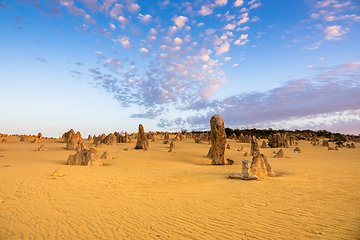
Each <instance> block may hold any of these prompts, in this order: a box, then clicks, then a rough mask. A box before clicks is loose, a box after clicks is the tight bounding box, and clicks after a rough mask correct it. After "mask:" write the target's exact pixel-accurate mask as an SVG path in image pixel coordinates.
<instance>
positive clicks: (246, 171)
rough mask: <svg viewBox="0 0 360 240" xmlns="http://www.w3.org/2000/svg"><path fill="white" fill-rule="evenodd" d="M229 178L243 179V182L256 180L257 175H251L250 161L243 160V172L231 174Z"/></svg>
mask: <svg viewBox="0 0 360 240" xmlns="http://www.w3.org/2000/svg"><path fill="white" fill-rule="evenodd" d="M229 178H235V179H242V180H256V179H258V177H257V176H256V175H252V174H250V162H249V161H248V160H242V172H241V173H237V172H233V173H230V175H229Z"/></svg>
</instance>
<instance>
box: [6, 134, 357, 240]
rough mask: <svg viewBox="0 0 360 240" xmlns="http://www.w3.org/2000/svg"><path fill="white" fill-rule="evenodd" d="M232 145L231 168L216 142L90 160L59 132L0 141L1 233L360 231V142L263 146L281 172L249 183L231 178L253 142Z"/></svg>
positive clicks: (116, 235) (285, 234) (115, 235)
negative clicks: (78, 157) (80, 159)
mask: <svg viewBox="0 0 360 240" xmlns="http://www.w3.org/2000/svg"><path fill="white" fill-rule="evenodd" d="M0 140H1V139H0ZM84 143H85V144H89V143H90V141H87V140H84ZM228 143H230V145H231V149H226V151H225V158H231V159H233V160H234V161H235V164H234V165H231V166H211V165H209V164H210V162H211V160H210V159H207V158H205V157H204V156H206V154H207V153H208V150H209V147H210V145H208V142H205V143H204V144H196V143H194V140H193V139H187V140H184V141H183V142H179V141H177V142H175V144H176V148H174V152H175V153H168V150H169V148H168V146H169V144H167V145H166V144H163V141H162V140H161V139H160V138H158V142H149V145H150V150H149V151H143V150H135V149H134V146H135V141H134V140H133V142H132V143H126V144H125V143H123V144H117V145H115V146H102V147H100V148H97V151H98V154H99V156H100V155H101V154H102V153H103V152H104V151H107V152H108V153H109V154H110V155H111V156H113V159H109V160H107V159H103V162H104V164H105V165H106V166H103V167H87V166H66V165H64V164H65V162H66V160H67V158H68V156H69V155H70V154H74V152H75V151H66V150H65V145H66V144H65V143H61V142H60V141H59V140H41V143H31V142H30V141H26V142H17V141H15V142H13V141H9V142H6V143H1V142H0V156H2V157H0V183H1V184H0V200H2V201H3V203H0V239H125V238H127V239H153V238H159V239H307V238H314V239H359V237H360V178H359V175H360V158H359V156H360V144H357V145H356V149H340V150H339V151H328V150H327V148H326V147H320V146H316V147H314V146H312V145H311V144H310V143H309V142H307V141H300V143H299V148H300V149H301V153H300V154H299V153H294V152H293V149H294V147H291V148H288V149H284V151H285V155H286V156H287V158H282V159H281V158H280V159H279V158H273V156H274V155H275V154H273V151H274V150H275V151H278V150H279V149H271V148H267V149H260V151H261V153H263V154H265V155H266V156H267V158H268V161H269V163H270V165H271V166H272V167H273V169H274V171H275V172H276V173H277V175H278V177H275V178H260V179H259V180H257V181H241V180H235V179H228V178H227V176H228V175H229V173H231V172H241V160H242V159H248V160H251V158H252V157H251V156H247V157H244V156H243V153H244V151H247V152H250V144H247V143H236V142H235V141H233V140H228ZM42 144H44V145H45V146H46V147H47V149H49V150H48V151H44V152H35V150H36V149H37V148H39V147H40V145H42ZM241 146H243V147H244V151H243V152H238V151H236V149H237V148H238V147H241ZM124 148H129V151H123V149H124ZM55 171H59V172H60V173H61V174H62V175H63V176H62V177H55V179H53V174H54V172H55Z"/></svg>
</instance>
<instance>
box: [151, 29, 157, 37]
mask: <svg viewBox="0 0 360 240" xmlns="http://www.w3.org/2000/svg"><path fill="white" fill-rule="evenodd" d="M149 34H150V35H152V36H156V34H157V30H156V29H155V28H151V29H150V30H149Z"/></svg>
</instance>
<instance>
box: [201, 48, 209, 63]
mask: <svg viewBox="0 0 360 240" xmlns="http://www.w3.org/2000/svg"><path fill="white" fill-rule="evenodd" d="M210 54H211V50H210V49H208V50H206V49H205V48H202V49H201V50H200V55H199V58H200V59H201V60H203V61H205V62H207V61H209V60H210V56H209V55H210Z"/></svg>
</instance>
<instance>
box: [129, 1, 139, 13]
mask: <svg viewBox="0 0 360 240" xmlns="http://www.w3.org/2000/svg"><path fill="white" fill-rule="evenodd" d="M127 10H128V11H129V12H131V13H135V12H138V11H140V6H139V5H138V4H137V3H130V4H129V5H127Z"/></svg>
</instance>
